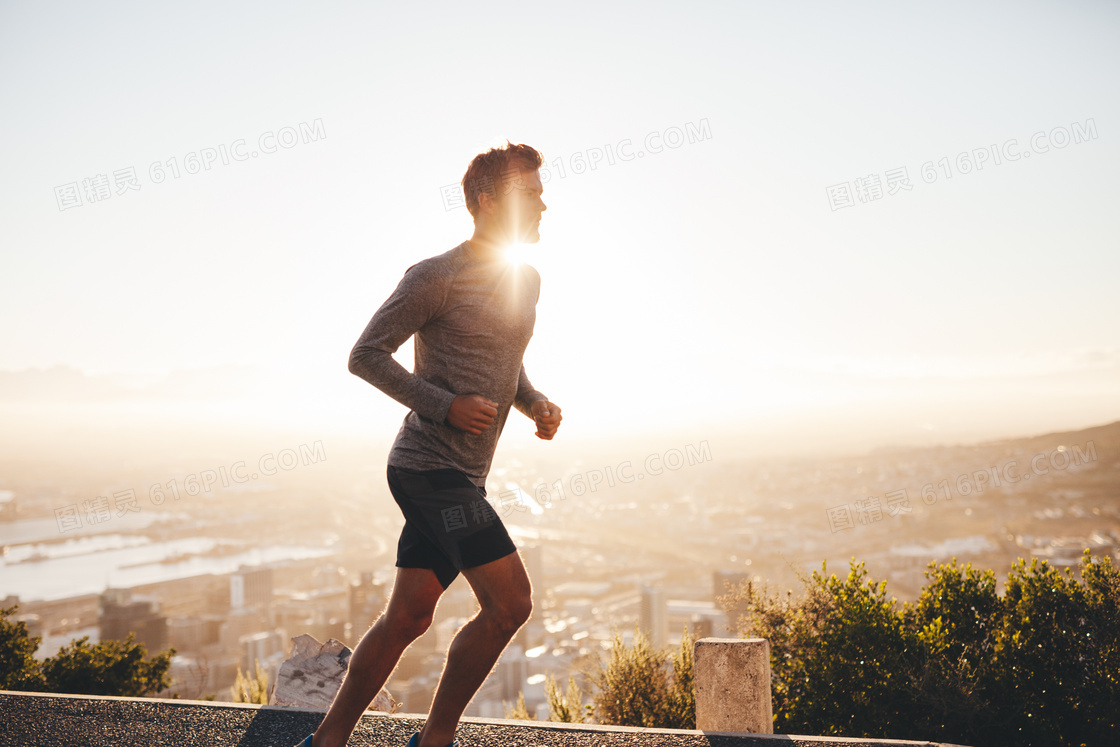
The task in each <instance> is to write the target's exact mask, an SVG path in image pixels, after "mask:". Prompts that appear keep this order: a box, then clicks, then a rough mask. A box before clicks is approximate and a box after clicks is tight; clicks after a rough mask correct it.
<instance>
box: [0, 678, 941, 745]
mask: <svg viewBox="0 0 1120 747" xmlns="http://www.w3.org/2000/svg"><path fill="white" fill-rule="evenodd" d="M322 717H323V711H312V710H306V709H298V708H275V707H270V706H248V705H235V704H228V703H209V702H202V701H194V700H156V699H148V698H102V697H90V696H74V695H39V694H29V693H13V692H3V691H0V745H19V746H20V747H23V746H24V745H26V746H27V747H132V746H133V745H135V746H136V747H151V746H152V745H168V747H171V746H172V745H174V747H293V746H294V745H296V744H297V743H298V742H299V740H301V739H303V738H304V737H305V736H307V735H308V734H310V733H311V732H312V731H314V730H315V727H316V726H317V725H318V723H319V721H320V720H321V719H322ZM422 718H423V717H422V716H416V715H409V714H403V715H402V714H397V715H392V716H390V715H388V714H372V713H371V714H367V715H366V716H364V717H363V718H362V720H361V721H360V722H359V723H358V728H357V729H356V730H355V732H354V735H353V736H352V737H351V738H350V742H349V746H350V747H374V746H376V747H405V744H406V743H407V742H408V737H409V736H410V735H411V734H412V732H414V731H416V730H418V729H419V728H420V724H421V722H422ZM457 736H458V739H459V743H460V745H462V747H512V746H513V745H517V746H518V747H623V745H625V746H626V747H654V746H657V747H661V746H665V747H709V746H710V747H860V746H861V745H866V746H867V747H871V746H872V745H882V746H890V747H949V746H947V745H939V744H937V743H934V742H910V741H897V740H874V739H870V740H869V739H838V738H828V737H796V736H787V735H773V736H763V735H737V734H735V735H733V734H716V733H703V732H698V731H680V730H676V729H637V728H631V727H606V726H582V725H571V724H551V723H547V722H544V723H540V722H534V721H507V720H500V719H474V718H468V719H464V720H463V721H462V723H460V725H459V731H458V734H457Z"/></svg>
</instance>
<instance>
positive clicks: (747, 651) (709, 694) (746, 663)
mask: <svg viewBox="0 0 1120 747" xmlns="http://www.w3.org/2000/svg"><path fill="white" fill-rule="evenodd" d="M693 667H694V673H693V674H694V681H695V686H696V728H697V729H699V730H701V731H730V732H739V733H748V734H773V733H774V712H773V706H772V704H771V701H770V642H769V641H767V640H766V639H765V638H701V639H700V640H698V641H697V642H696V648H695V661H694V664H693Z"/></svg>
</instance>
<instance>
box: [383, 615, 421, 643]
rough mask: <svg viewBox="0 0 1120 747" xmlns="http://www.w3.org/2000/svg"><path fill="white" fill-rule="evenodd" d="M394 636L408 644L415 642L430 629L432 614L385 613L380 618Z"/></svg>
mask: <svg viewBox="0 0 1120 747" xmlns="http://www.w3.org/2000/svg"><path fill="white" fill-rule="evenodd" d="M382 619H383V620H384V621H385V624H386V625H387V626H388V627H389V630H391V631H392V632H393V633H394V634H395V635H397V636H400V637H401V638H406V639H408V640H409V641H410V642H411V641H414V640H416V639H417V638H419V637H420V636H422V635H424V633H426V632H428V628H430V627H432V612H426V613H423V612H403V613H397V614H389V613H386V614H385V616H384V617H383V618H382Z"/></svg>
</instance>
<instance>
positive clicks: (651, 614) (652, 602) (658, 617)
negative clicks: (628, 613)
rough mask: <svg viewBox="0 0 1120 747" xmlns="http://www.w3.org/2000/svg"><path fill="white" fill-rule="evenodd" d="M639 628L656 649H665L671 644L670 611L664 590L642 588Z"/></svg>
mask: <svg viewBox="0 0 1120 747" xmlns="http://www.w3.org/2000/svg"><path fill="white" fill-rule="evenodd" d="M638 626H639V627H640V628H641V629H642V632H644V633H645V634H646V636H647V637H648V638H649V642H650V644H651V645H652V646H653V648H654V649H661V648H664V647H665V646H666V644H667V643H668V642H669V610H668V605H667V603H666V601H665V591H664V590H663V589H658V588H656V587H653V586H643V587H642V601H641V604H640V606H639V612H638Z"/></svg>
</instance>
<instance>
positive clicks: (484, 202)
mask: <svg viewBox="0 0 1120 747" xmlns="http://www.w3.org/2000/svg"><path fill="white" fill-rule="evenodd" d="M497 208H498V206H497V204H496V203H495V201H494V195H492V194H490V193H489V192H485V191H483V192H479V194H478V209H479V212H482V213H486V214H487V215H493V214H494V211H495V210H497Z"/></svg>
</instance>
